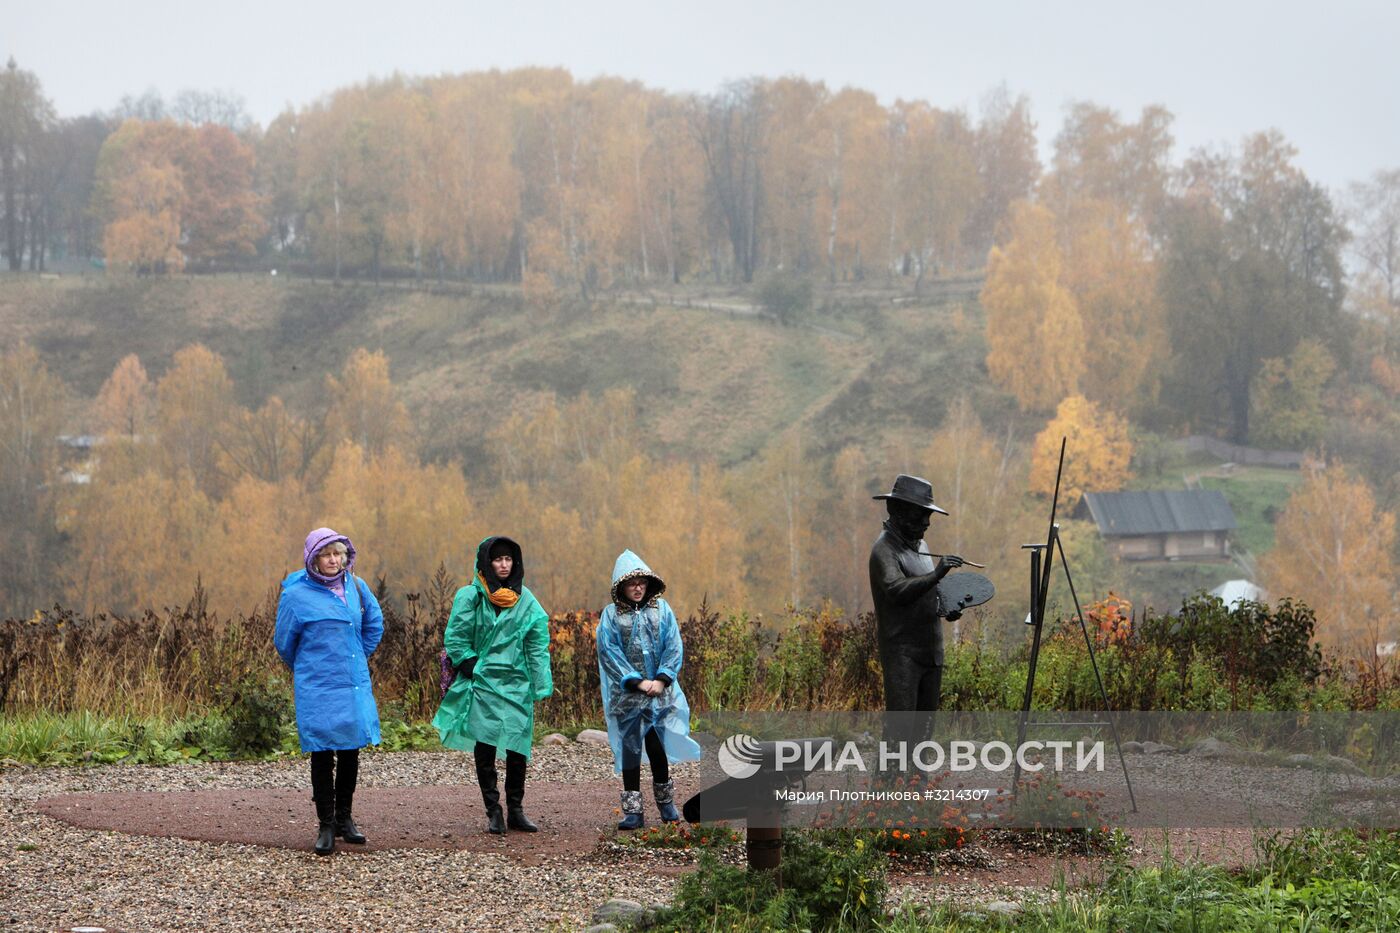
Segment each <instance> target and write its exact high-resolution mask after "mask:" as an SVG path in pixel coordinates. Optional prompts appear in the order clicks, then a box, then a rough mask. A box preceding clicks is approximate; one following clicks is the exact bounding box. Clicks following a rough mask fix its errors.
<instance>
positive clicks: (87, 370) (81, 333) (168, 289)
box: [0, 277, 1013, 472]
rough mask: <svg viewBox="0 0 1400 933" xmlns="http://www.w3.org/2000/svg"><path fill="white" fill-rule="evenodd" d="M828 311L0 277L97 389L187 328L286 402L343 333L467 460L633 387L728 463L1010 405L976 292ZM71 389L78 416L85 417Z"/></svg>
mask: <svg viewBox="0 0 1400 933" xmlns="http://www.w3.org/2000/svg"><path fill="white" fill-rule="evenodd" d="M826 297H827V298H831V297H837V298H839V300H840V302H841V306H842V308H843V310H842V311H840V312H831V311H827V312H820V313H817V312H814V313H813V315H811V317H810V318H809V322H808V324H806V325H804V326H797V327H781V326H778V325H777V324H776V323H774V322H773V321H771V320H769V319H767V318H765V317H762V316H759V315H752V314H733V313H725V312H723V311H716V310H710V309H709V308H706V307H686V306H685V305H684V303H682V302H676V303H675V304H666V303H664V299H663V301H662V303H660V304H658V305H656V306H652V305H649V304H641V303H639V302H637V301H635V299H633V298H631V297H629V296H622V297H620V298H616V299H613V300H611V301H610V300H608V299H606V298H605V299H603V300H602V301H600V302H598V303H597V304H596V305H595V306H594V307H593V308H592V309H589V310H578V309H575V310H559V311H552V312H546V311H540V310H537V309H531V308H528V307H527V306H526V305H525V304H524V303H523V302H522V301H521V300H520V298H519V297H518V296H515V295H512V294H510V293H509V291H493V293H491V294H473V295H457V294H432V293H429V292H426V291H411V290H407V289H402V288H382V289H381V288H375V287H373V286H363V285H344V286H341V287H332V286H330V285H327V284H324V283H305V282H288V281H277V280H270V279H267V278H251V277H250V278H195V277H184V278H175V279H169V280H154V279H151V280H122V279H78V280H74V279H68V280H59V281H52V280H47V281H35V280H33V279H12V278H7V279H4V280H0V338H2V339H3V340H4V341H5V342H6V343H7V344H9V343H12V342H13V341H15V340H20V339H22V340H26V341H28V342H29V343H30V344H31V345H32V346H34V347H35V348H36V349H37V350H38V351H39V353H40V354H41V355H42V356H43V358H44V359H45V361H46V362H47V363H48V365H49V366H50V367H51V368H52V369H53V370H54V371H55V372H57V373H59V374H60V375H61V376H62V378H63V380H64V381H65V382H66V383H67V384H68V385H69V386H70V388H71V389H72V390H73V392H74V395H75V397H76V398H75V401H80V400H82V399H90V398H92V397H94V396H95V395H96V393H97V391H98V389H99V388H100V387H101V385H102V382H103V380H105V379H106V378H107V376H108V375H109V374H110V373H111V371H112V369H113V367H114V366H115V365H116V363H117V362H118V361H119V360H120V359H121V358H122V357H123V356H125V355H126V354H128V353H135V354H137V355H138V356H139V357H140V358H141V361H142V363H143V364H144V365H145V366H146V368H147V370H148V371H149V372H150V374H151V377H152V378H153V379H158V378H159V377H160V375H161V374H162V373H163V372H164V371H165V369H166V368H167V367H168V366H169V364H170V360H171V357H172V355H173V354H174V353H175V351H176V350H178V349H180V348H181V347H183V346H185V345H188V344H190V343H194V342H201V343H204V344H206V345H207V346H209V347H210V348H212V349H213V350H215V351H216V352H218V353H219V354H221V355H222V356H223V357H224V359H225V361H226V362H227V364H228V367H229V370H230V373H231V374H232V376H233V378H234V381H235V384H236V385H237V388H238V392H239V393H240V398H239V401H240V402H242V403H243V404H245V405H250V406H253V405H257V404H259V403H260V402H261V401H262V400H263V399H265V398H266V397H267V396H269V395H274V394H275V395H280V396H281V397H283V399H284V400H286V401H288V402H289V403H290V404H292V405H293V406H299V405H300V404H301V403H304V402H307V401H308V400H310V399H311V398H312V396H313V395H314V393H316V392H318V391H320V390H321V388H322V386H323V385H324V379H325V376H326V374H327V373H334V372H337V371H338V370H339V369H340V367H341V366H342V365H343V363H344V361H345V359H346V358H347V357H348V355H349V354H350V353H351V351H353V350H354V349H355V348H356V347H361V346H363V347H366V348H369V349H371V350H381V351H383V352H384V353H385V354H386V355H387V356H388V358H389V361H390V366H391V373H392V376H393V379H394V382H395V384H396V385H398V386H399V387H400V390H401V392H402V397H403V400H404V401H405V403H406V404H407V405H408V408H409V411H410V412H411V413H412V415H413V416H414V418H415V420H416V421H417V422H418V424H419V426H420V430H421V432H422V438H423V442H424V448H425V452H427V453H428V454H429V455H431V456H434V457H444V456H456V457H461V458H462V459H463V460H464V462H466V463H467V464H468V471H469V472H475V471H474V469H473V465H474V464H478V463H480V457H481V455H482V437H483V429H482V426H483V424H484V419H485V418H487V417H488V414H489V416H490V417H499V416H500V414H501V412H502V406H504V408H505V410H508V411H510V412H515V413H520V412H524V411H528V410H529V409H530V408H531V407H532V406H533V405H534V404H535V403H537V402H538V400H539V399H541V398H542V397H544V396H545V395H546V394H548V393H554V394H555V395H556V396H557V397H559V398H560V399H570V398H573V397H576V396H577V395H579V394H580V393H583V392H588V393H591V394H594V395H597V394H600V393H602V392H603V391H605V390H607V389H610V388H614V387H619V386H633V387H634V388H635V389H636V391H637V395H638V400H639V408H640V413H641V417H642V418H643V420H644V425H643V426H644V428H645V429H646V431H647V432H648V435H649V436H651V437H653V438H654V439H655V442H656V445H657V448H658V450H657V452H658V453H660V454H663V455H669V456H676V457H681V458H684V459H692V458H707V457H715V458H717V459H718V460H719V461H720V462H721V463H724V464H733V463H737V462H740V461H743V460H746V459H748V458H749V457H751V456H752V455H753V454H754V453H755V452H757V451H759V450H761V449H762V448H763V446H764V445H765V444H766V443H767V442H768V441H769V440H770V439H771V438H773V437H774V436H775V435H776V434H778V433H779V432H781V431H783V430H785V429H786V428H788V427H790V426H793V425H799V424H800V425H802V427H803V430H804V438H805V440H806V443H807V444H808V447H809V449H810V450H812V451H813V452H815V453H825V452H831V451H834V450H836V449H839V448H840V447H841V446H842V445H844V444H846V443H850V442H852V441H855V440H857V439H859V440H862V441H864V442H866V443H869V442H870V441H871V440H872V439H874V438H880V437H885V436H890V437H893V436H896V435H899V434H908V435H909V436H910V437H911V438H917V437H918V436H920V435H923V434H925V433H926V432H928V431H930V430H932V429H933V428H934V427H936V426H937V425H938V423H939V422H940V421H941V420H942V416H943V412H944V409H945V407H946V405H947V402H948V401H949V399H950V398H951V397H952V396H954V395H956V394H957V393H958V392H959V391H968V392H970V393H971V394H972V395H973V397H974V399H975V401H976V402H977V404H978V407H979V409H981V410H982V411H983V413H984V417H986V416H990V417H989V420H992V421H1001V420H1004V419H1005V418H1007V417H1011V416H1012V415H1011V413H1012V411H1013V409H1012V407H1011V406H1010V405H1009V404H1008V403H1007V400H1006V399H1005V397H1003V396H1002V395H1001V394H1000V393H999V392H997V391H995V390H994V389H991V388H989V387H988V385H987V383H986V381H985V373H984V371H983V367H982V358H983V356H984V355H985V350H984V347H983V342H982V335H981V324H980V317H979V316H978V313H977V310H976V308H975V305H972V304H971V303H968V305H967V307H966V309H965V310H963V308H964V304H963V302H961V301H960V300H958V299H956V298H951V299H950V298H946V297H945V298H942V299H937V298H935V299H931V300H929V301H928V302H927V303H923V304H914V303H905V304H901V305H900V306H899V307H894V306H892V305H891V304H890V303H889V302H888V300H881V299H879V298H877V297H875V296H873V295H872V296H870V297H869V298H868V299H867V298H862V297H861V296H860V295H859V294H856V293H854V292H845V293H842V292H836V293H833V294H832V295H828V296H826ZM82 417H83V416H82V406H81V405H80V404H75V408H74V414H73V421H74V424H73V425H72V428H73V429H74V430H82V429H83V428H84V427H85V425H83V424H82V423H81V422H82Z"/></svg>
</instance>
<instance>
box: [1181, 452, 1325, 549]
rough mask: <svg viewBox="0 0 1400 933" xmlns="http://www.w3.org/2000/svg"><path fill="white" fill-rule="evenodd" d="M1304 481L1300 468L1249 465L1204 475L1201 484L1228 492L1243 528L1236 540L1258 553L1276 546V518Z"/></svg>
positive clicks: (1240, 525)
mask: <svg viewBox="0 0 1400 933" xmlns="http://www.w3.org/2000/svg"><path fill="white" fill-rule="evenodd" d="M1302 481H1303V477H1302V474H1301V473H1299V472H1298V471H1297V470H1278V469H1269V468H1265V467H1246V468H1244V469H1241V470H1239V471H1238V472H1236V473H1235V474H1234V475H1232V476H1229V477H1220V476H1203V477H1201V485H1202V486H1203V487H1205V488H1206V489H1218V490H1220V491H1221V492H1222V493H1224V494H1225V499H1226V501H1228V502H1229V503H1230V508H1231V509H1232V510H1233V511H1234V513H1235V521H1236V522H1237V523H1238V524H1239V528H1238V529H1236V531H1235V540H1236V541H1237V542H1238V543H1239V545H1240V546H1241V547H1243V548H1245V549H1246V550H1247V551H1249V552H1250V553H1251V554H1253V555H1254V556H1256V557H1257V556H1259V555H1260V554H1263V553H1264V552H1265V551H1267V550H1269V549H1270V548H1272V547H1273V546H1274V521H1275V520H1276V519H1277V517H1278V514H1279V513H1280V512H1281V511H1283V507H1284V504H1285V503H1286V502H1287V501H1288V497H1289V496H1290V495H1292V493H1293V490H1294V489H1295V488H1296V487H1297V486H1298V484H1299V483H1301V482H1302Z"/></svg>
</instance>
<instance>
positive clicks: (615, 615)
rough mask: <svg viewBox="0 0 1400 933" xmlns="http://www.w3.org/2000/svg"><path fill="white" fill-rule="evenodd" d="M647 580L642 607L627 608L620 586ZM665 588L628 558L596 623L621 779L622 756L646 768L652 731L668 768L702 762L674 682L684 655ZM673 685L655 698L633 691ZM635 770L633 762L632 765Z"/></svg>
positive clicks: (623, 557)
mask: <svg viewBox="0 0 1400 933" xmlns="http://www.w3.org/2000/svg"><path fill="white" fill-rule="evenodd" d="M639 577H641V578H646V579H647V581H648V585H647V593H646V596H645V597H644V598H643V600H642V603H641V605H640V606H636V605H632V604H629V603H628V602H627V598H626V596H625V595H623V592H622V584H623V583H624V582H626V581H628V580H634V579H637V578H639ZM665 591H666V584H665V583H664V582H662V580H661V578H660V577H658V576H657V575H656V574H654V573H652V571H651V568H650V567H648V566H647V565H646V564H645V563H644V562H643V561H642V559H641V558H640V557H638V556H637V555H636V554H633V553H632V552H631V551H623V552H622V553H621V554H620V555H619V556H618V558H617V562H616V563H615V564H614V565H613V575H612V602H610V603H608V605H607V606H606V607H604V609H603V611H602V613H601V614H600V615H599V618H598V631H597V633H596V639H597V643H598V682H599V684H601V686H602V689H603V715H604V717H605V718H606V719H607V724H608V742H609V743H610V744H611V745H612V750H613V767H614V768H615V769H616V770H617V771H618V773H621V772H622V765H623V750H624V748H625V749H626V751H627V757H628V759H630V761H635V762H644V761H646V757H647V756H646V749H645V745H644V743H643V741H642V737H643V736H644V735H645V734H646V731H647V730H648V729H655V730H656V735H657V737H658V738H659V739H661V744H662V746H663V747H665V749H666V757H667V759H668V760H670V761H699V760H700V746H699V745H698V744H696V742H695V740H694V739H692V738H691V737H690V704H688V703H687V702H686V699H685V691H684V690H682V689H681V685H680V681H679V680H677V677H678V676H679V674H680V670H681V661H682V659H683V657H684V653H685V652H684V649H683V647H682V645H681V630H680V626H679V625H678V624H677V623H676V614H675V613H674V612H672V611H671V607H670V606H669V605H668V604H667V603H666V600H664V599H662V598H661V594H662V593H663V592H665ZM657 679H661V680H663V681H669V682H670V683H669V684H668V685H667V687H666V690H665V691H664V692H663V693H662V694H661V695H660V696H658V697H651V696H647V695H646V694H645V693H642V692H640V691H638V690H636V689H634V688H635V686H636V685H637V684H638V683H639V682H641V681H643V680H657ZM629 763H630V762H629Z"/></svg>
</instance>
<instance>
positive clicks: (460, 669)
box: [457, 656, 477, 680]
mask: <svg viewBox="0 0 1400 933" xmlns="http://www.w3.org/2000/svg"><path fill="white" fill-rule="evenodd" d="M476 662H477V657H476V656H472V657H470V658H467V659H466V660H465V661H463V662H462V663H461V664H458V665H457V673H458V674H460V675H462V676H463V677H465V678H467V680H471V679H472V672H473V671H475V670H476Z"/></svg>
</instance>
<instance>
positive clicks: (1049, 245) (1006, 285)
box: [981, 202, 1084, 411]
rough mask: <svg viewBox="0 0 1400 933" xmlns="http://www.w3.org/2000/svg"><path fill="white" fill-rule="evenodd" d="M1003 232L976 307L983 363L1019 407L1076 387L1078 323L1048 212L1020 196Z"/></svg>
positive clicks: (1045, 403)
mask: <svg viewBox="0 0 1400 933" xmlns="http://www.w3.org/2000/svg"><path fill="white" fill-rule="evenodd" d="M1010 229H1011V235H1010V238H1009V240H1008V242H1007V243H1006V245H1005V246H1004V247H996V248H994V249H993V250H992V254H991V257H990V258H989V259H988V262H987V281H986V284H985V285H984V286H983V287H982V295H981V301H982V306H983V307H984V308H985V309H986V311H987V347H988V352H987V369H988V371H989V372H990V373H991V376H992V379H993V380H995V381H996V383H997V384H998V385H999V386H1001V387H1002V388H1004V389H1006V390H1007V391H1008V392H1010V393H1011V394H1012V395H1014V396H1015V397H1016V401H1017V403H1018V404H1019V405H1020V407H1021V409H1022V410H1023V411H1042V410H1045V409H1046V408H1048V407H1049V406H1051V405H1054V404H1056V403H1057V402H1058V400H1060V399H1062V398H1065V397H1066V396H1067V395H1072V394H1074V393H1075V392H1077V391H1078V390H1079V386H1080V369H1081V367H1082V365H1083V353H1084V327H1083V324H1082V322H1081V320H1080V315H1079V308H1078V306H1077V305H1076V304H1075V301H1074V298H1073V296H1072V295H1071V294H1070V293H1069V291H1068V290H1067V289H1066V288H1065V286H1064V284H1063V276H1064V271H1063V267H1064V263H1063V260H1062V258H1061V253H1060V248H1059V246H1058V244H1057V242H1056V235H1055V221H1054V216H1053V215H1052V214H1051V213H1050V212H1049V211H1048V210H1047V209H1046V208H1044V207H1040V206H1038V205H1035V204H1029V203H1026V202H1022V203H1020V204H1018V205H1016V206H1015V208H1013V212H1012V220H1011V228H1010Z"/></svg>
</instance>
